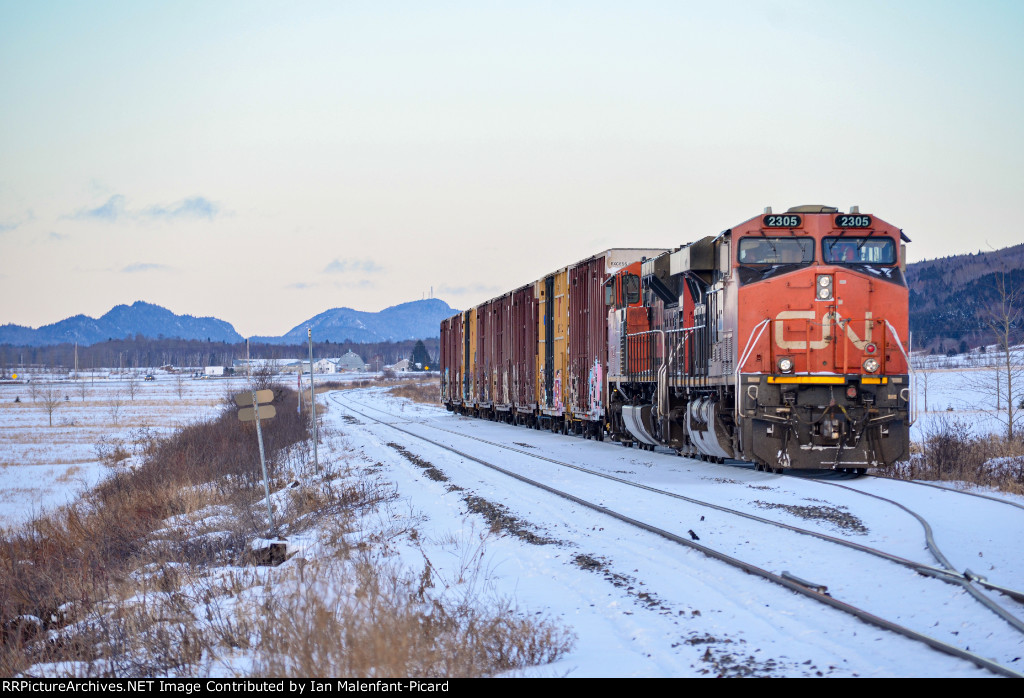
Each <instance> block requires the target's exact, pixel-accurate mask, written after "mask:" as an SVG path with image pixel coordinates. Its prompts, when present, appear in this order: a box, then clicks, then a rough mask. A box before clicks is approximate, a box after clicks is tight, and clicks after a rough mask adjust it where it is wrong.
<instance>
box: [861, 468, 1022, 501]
mask: <svg viewBox="0 0 1024 698" xmlns="http://www.w3.org/2000/svg"><path fill="white" fill-rule="evenodd" d="M867 477H876V478H878V479H879V480H890V481H892V482H902V483H905V484H908V485H921V486H923V487H934V488H935V489H937V490H942V491H944V492H953V493H954V494H966V495H968V496H971V497H980V498H982V499H988V500H990V501H993V502H999V503H1000V504H1006V505H1009V506H1011V507H1017V508H1018V509H1024V504H1018V503H1017V502H1011V501H1010V500H1008V499H1002V498H1000V497H994V496H992V495H990V494H982V493H980V492H969V491H967V490H956V489H953V488H952V487H943V486H942V485H936V484H935V483H934V482H922V481H920V480H900V479H898V478H895V477H889V476H888V475H878V474H877V473H867Z"/></svg>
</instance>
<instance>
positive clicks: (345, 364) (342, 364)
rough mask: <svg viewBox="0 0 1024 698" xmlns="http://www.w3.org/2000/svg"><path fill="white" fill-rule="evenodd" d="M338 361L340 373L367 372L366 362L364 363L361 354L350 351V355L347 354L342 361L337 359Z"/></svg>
mask: <svg viewBox="0 0 1024 698" xmlns="http://www.w3.org/2000/svg"><path fill="white" fill-rule="evenodd" d="M336 361H337V365H338V370H339V371H359V372H362V371H365V370H366V362H365V361H363V358H362V357H361V356H359V354H357V353H355V352H354V351H352V350H351V349H350V350H349V351H348V353H346V354H345V355H344V356H342V357H341V358H340V359H337V360H336Z"/></svg>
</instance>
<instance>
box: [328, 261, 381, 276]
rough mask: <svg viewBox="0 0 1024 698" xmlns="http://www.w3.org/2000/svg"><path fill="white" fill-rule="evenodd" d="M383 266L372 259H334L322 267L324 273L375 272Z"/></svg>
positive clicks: (379, 270)
mask: <svg viewBox="0 0 1024 698" xmlns="http://www.w3.org/2000/svg"><path fill="white" fill-rule="evenodd" d="M382 271H384V268H383V267H381V266H380V265H379V264H377V263H376V262H374V261H373V260H372V259H335V260H334V261H333V262H331V263H330V264H328V265H327V266H326V267H324V273H325V274H355V273H363V274H377V273H379V272H382Z"/></svg>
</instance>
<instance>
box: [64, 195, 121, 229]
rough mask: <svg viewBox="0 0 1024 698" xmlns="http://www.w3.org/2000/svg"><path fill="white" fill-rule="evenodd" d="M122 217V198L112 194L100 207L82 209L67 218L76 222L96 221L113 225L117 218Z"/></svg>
mask: <svg viewBox="0 0 1024 698" xmlns="http://www.w3.org/2000/svg"><path fill="white" fill-rule="evenodd" d="M124 215H125V210H124V197H123V196H121V195H120V194H114V195H113V196H112V197H110V198H109V199H107V203H105V204H103V205H102V206H99V207H97V208H88V209H82V210H80V211H78V212H77V213H73V214H71V215H70V216H68V218H73V219H74V220H77V221H88V220H97V221H107V222H108V223H113V222H114V221H116V220H117V219H118V218H123V217H124Z"/></svg>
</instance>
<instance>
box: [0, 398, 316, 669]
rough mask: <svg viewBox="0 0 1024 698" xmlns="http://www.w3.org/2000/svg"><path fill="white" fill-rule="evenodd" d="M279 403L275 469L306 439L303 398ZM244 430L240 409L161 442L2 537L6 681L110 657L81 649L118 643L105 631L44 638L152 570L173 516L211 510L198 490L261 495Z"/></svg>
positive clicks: (271, 429)
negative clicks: (72, 609) (156, 547)
mask: <svg viewBox="0 0 1024 698" xmlns="http://www.w3.org/2000/svg"><path fill="white" fill-rule="evenodd" d="M280 399H281V401H282V402H283V403H284V406H283V407H282V409H281V411H280V412H279V415H280V416H279V418H277V419H275V420H273V421H270V422H268V423H267V425H266V426H265V427H264V429H265V431H264V441H265V445H266V449H267V453H268V458H269V461H270V469H271V470H272V472H273V471H275V470H276V465H277V458H278V457H279V455H280V454H281V453H282V452H283V451H284V450H285V449H286V448H287V447H288V446H290V445H291V444H293V443H295V442H297V441H300V440H302V439H305V438H307V433H306V425H305V423H304V422H302V421H300V420H299V419H298V418H297V417H292V415H294V414H295V409H294V404H295V402H294V400H295V398H294V394H292V393H286V394H282V395H281V396H280ZM289 402H290V404H291V405H292V408H291V409H288V406H287V405H288V403H289ZM245 426H246V425H241V424H240V423H238V422H237V419H236V417H235V414H234V413H233V411H232V412H225V413H224V414H223V415H222V416H221V417H220V418H218V419H217V420H214V421H211V422H206V423H198V424H193V425H190V426H189V427H186V428H184V429H182V430H181V431H179V432H178V433H177V434H176V435H175V436H174V437H173V438H171V439H168V440H166V441H163V442H154V443H152V444H151V452H150V453H149V454H148V456H147V458H146V461H145V463H144V464H143V465H142V466H140V467H138V468H136V469H134V470H131V471H128V470H123V469H119V470H116V471H115V472H114V473H113V474H112V475H111V476H110V477H109V478H107V479H106V480H104V481H103V482H102V483H101V484H100V485H99V486H98V487H97V488H96V489H95V490H93V491H92V492H90V493H89V494H88V495H87V496H86V497H85V498H84V499H83V500H82V501H80V502H78V503H76V504H74V505H71V506H68V507H65V508H63V509H60V510H58V511H56V512H53V513H51V514H48V515H46V516H43V517H40V518H36V519H35V520H33V521H31V522H30V523H29V524H27V525H26V526H24V527H22V528H20V529H17V530H15V531H9V532H7V533H6V535H5V536H4V537H3V538H2V539H0V569H2V570H3V574H0V631H2V632H0V675H6V676H11V675H14V674H16V673H18V672H19V671H22V670H24V669H25V668H26V667H27V666H28V665H30V664H33V663H38V662H41V661H53V660H61V661H67V660H75V661H79V660H81V659H82V657H83V656H86V655H90V652H92V654H93V655H95V656H88V657H87V659H90V660H92V659H96V658H97V656H99V657H106V658H107V659H109V656H108V655H109V653H107V654H104V652H105V651H100V650H96V649H93V650H91V651H90V652H85V651H84V650H82V649H81V647H80V646H81V645H83V644H85V645H89V646H91V647H96V646H104V647H106V646H109V645H111V643H114V640H113V639H111V638H110V637H108V636H106V635H102V634H100V635H95V634H94V633H93V634H92V635H90V634H88V633H87V637H88V638H89V641H82V640H80V639H79V640H76V642H73V643H69V642H66V641H61V642H49V643H38V642H36V641H35V640H36V639H37V635H39V633H41V632H44V631H46V632H51V633H53V632H58V634H59V631H60V630H61V629H62V628H64V626H65V622H66V621H65V614H64V613H63V612H62V611H61V609H62V608H64V607H65V606H66V604H68V603H73V604H75V605H76V606H78V607H80V608H93V607H94V606H95V605H96V604H99V603H100V602H102V601H103V600H104V599H108V598H111V597H112V595H113V594H114V593H115V591H116V590H117V589H118V588H119V585H120V584H121V580H123V579H124V578H125V577H126V575H127V574H128V573H129V572H130V571H131V570H132V569H135V568H136V567H137V566H139V565H140V564H143V562H142V561H143V560H144V559H145V556H146V554H147V541H148V538H149V536H150V534H151V533H153V532H154V531H156V530H157V529H159V528H161V527H162V525H163V524H162V522H163V521H164V520H165V519H167V518H169V517H172V516H177V515H184V514H188V513H190V512H191V511H194V510H195V509H196V508H197V507H199V508H201V507H203V506H207V505H208V504H209V500H208V496H209V495H207V496H204V498H199V499H197V496H196V494H195V493H196V492H197V491H203V492H209V493H216V494H217V495H218V497H217V499H219V500H224V499H228V498H229V497H228V495H229V494H230V495H231V497H234V498H235V499H239V500H248V501H249V502H250V503H252V502H255V501H256V500H257V499H258V497H257V487H256V485H257V483H259V482H260V474H259V465H258V464H259V457H258V454H257V453H256V440H255V439H254V438H252V435H251V434H250V433H249V432H250V431H251V429H246V428H244V427H245ZM225 477H228V478H230V479H231V481H233V482H234V483H235V484H234V485H233V487H231V488H230V489H231V492H230V493H229V492H228V491H227V488H224V487H223V486H222V485H221V483H222V482H223V478H225ZM199 486H205V487H202V488H200V487H199ZM218 487H219V488H220V489H219V491H218ZM197 488H199V489H198V490H197ZM248 519H249V520H250V521H252V520H254V519H255V517H253V516H250V517H248ZM238 520H241V521H243V522H244V521H245V520H246V517H239V519H238ZM247 533H248V534H249V535H251V534H252V531H251V530H250V531H248V532H247ZM229 538H230V537H229ZM231 542H234V543H236V544H237V543H238V542H243V543H244V536H236V537H235V540H234V541H231V540H229V541H227V543H231ZM102 617H103V618H104V619H109V616H108V615H104V616H102ZM24 618H36V619H39V622H38V623H35V622H34V621H33V624H29V625H27V626H26V625H25V624H24V622H23V621H22V620H19V619H24ZM111 627H112V628H113V630H111V632H114V631H116V632H118V633H121V632H122V631H123V628H124V624H123V623H115V624H114V625H113V626H111ZM90 632H91V631H90ZM76 637H78V636H77V635H76ZM179 640H181V638H179ZM116 644H117V643H114V645H115V646H116ZM97 653H98V654H97ZM128 675H132V674H128Z"/></svg>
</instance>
